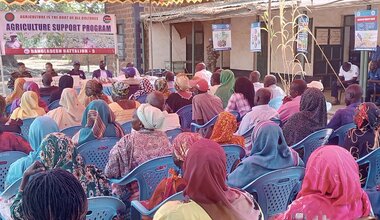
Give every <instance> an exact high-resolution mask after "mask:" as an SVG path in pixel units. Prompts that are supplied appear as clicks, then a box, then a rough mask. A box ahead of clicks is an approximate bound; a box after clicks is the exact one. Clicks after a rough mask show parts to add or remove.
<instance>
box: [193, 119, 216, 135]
mask: <svg viewBox="0 0 380 220" xmlns="http://www.w3.org/2000/svg"><path fill="white" fill-rule="evenodd" d="M218 116H219V115H215V116H214V117H213V118H212V119H210V121H208V122H206V123H204V124H203V125H199V124H197V123H195V122H192V123H191V124H190V130H191V132H197V131H198V130H200V129H204V128H209V127H211V126H214V124H215V122H216V120H217V119H218Z"/></svg>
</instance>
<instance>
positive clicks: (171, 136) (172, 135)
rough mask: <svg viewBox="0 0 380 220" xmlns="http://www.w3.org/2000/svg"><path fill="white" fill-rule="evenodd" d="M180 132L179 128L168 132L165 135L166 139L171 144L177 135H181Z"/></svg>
mask: <svg viewBox="0 0 380 220" xmlns="http://www.w3.org/2000/svg"><path fill="white" fill-rule="evenodd" d="M181 132H182V130H181V128H176V129H173V130H168V131H166V132H165V133H166V136H168V139H169V141H170V143H171V142H172V141H173V140H174V138H176V137H177V135H179V134H181Z"/></svg>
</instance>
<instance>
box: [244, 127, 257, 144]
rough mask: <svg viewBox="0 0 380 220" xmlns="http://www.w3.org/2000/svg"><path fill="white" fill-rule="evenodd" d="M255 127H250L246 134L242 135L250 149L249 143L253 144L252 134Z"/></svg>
mask: <svg viewBox="0 0 380 220" xmlns="http://www.w3.org/2000/svg"><path fill="white" fill-rule="evenodd" d="M254 128H255V127H252V128H250V129H248V130H247V131H246V132H244V134H243V135H242V136H243V138H244V142H245V147H246V148H247V149H248V148H249V145H251V144H252V139H251V136H252V132H253V129H254Z"/></svg>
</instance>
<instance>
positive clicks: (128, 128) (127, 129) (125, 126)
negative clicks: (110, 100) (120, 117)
mask: <svg viewBox="0 0 380 220" xmlns="http://www.w3.org/2000/svg"><path fill="white" fill-rule="evenodd" d="M121 127H122V128H123V130H124V133H125V134H130V133H131V131H132V121H127V122H125V123H124V124H122V125H121Z"/></svg>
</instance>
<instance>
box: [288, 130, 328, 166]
mask: <svg viewBox="0 0 380 220" xmlns="http://www.w3.org/2000/svg"><path fill="white" fill-rule="evenodd" d="M332 132H333V130H332V129H330V128H326V129H322V130H319V131H316V132H314V133H312V134H310V135H309V136H307V137H305V138H304V139H303V140H301V141H300V142H298V143H297V144H295V145H293V146H292V148H293V149H294V150H300V149H303V150H304V153H303V158H302V160H303V162H305V164H306V163H307V160H308V159H309V157H310V155H311V153H313V152H314V151H315V150H316V149H317V148H318V147H320V146H323V145H325V144H326V143H327V142H328V140H329V137H330V135H331V134H332Z"/></svg>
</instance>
